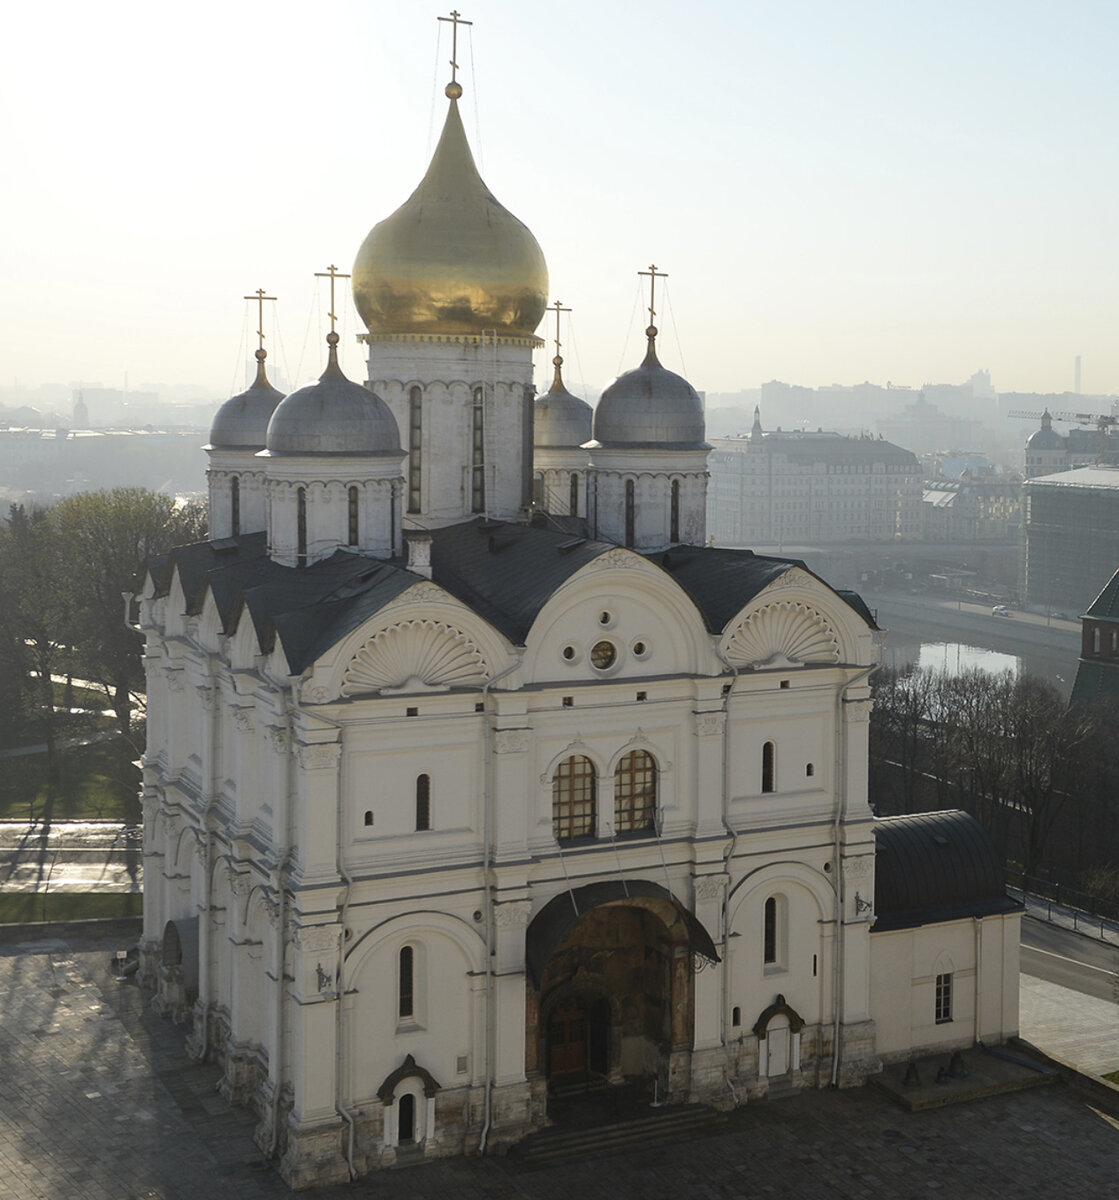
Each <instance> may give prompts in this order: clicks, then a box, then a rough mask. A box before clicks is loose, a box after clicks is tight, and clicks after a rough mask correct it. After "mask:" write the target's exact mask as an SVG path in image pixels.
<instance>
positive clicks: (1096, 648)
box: [1092, 625, 1100, 654]
mask: <svg viewBox="0 0 1119 1200" xmlns="http://www.w3.org/2000/svg"><path fill="white" fill-rule="evenodd" d="M1099 652H1100V630H1099V626H1098V625H1097V626H1096V628H1095V629H1093V630H1092V653H1093V654H1099Z"/></svg>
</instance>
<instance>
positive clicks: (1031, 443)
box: [1026, 409, 1065, 450]
mask: <svg viewBox="0 0 1119 1200" xmlns="http://www.w3.org/2000/svg"><path fill="white" fill-rule="evenodd" d="M1064 448H1065V439H1064V438H1063V437H1061V435H1060V434H1059V433H1058V432H1057V431H1056V430H1055V429H1054V428H1053V418H1052V417H1051V416H1050V415H1049V410H1048V409H1046V410H1045V412H1043V413H1042V414H1041V428H1040V429H1037V430H1035V431H1034V432H1033V433H1031V434H1030V436H1029V437H1028V438H1026V449H1027V450H1063V449H1064Z"/></svg>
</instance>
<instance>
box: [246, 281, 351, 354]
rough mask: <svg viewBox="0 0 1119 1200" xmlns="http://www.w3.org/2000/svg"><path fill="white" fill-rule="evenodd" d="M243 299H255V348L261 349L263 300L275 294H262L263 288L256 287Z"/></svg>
mask: <svg viewBox="0 0 1119 1200" xmlns="http://www.w3.org/2000/svg"><path fill="white" fill-rule="evenodd" d="M245 299H246V300H255V301H256V307H257V313H256V324H257V330H256V336H257V337H258V338H259V339H260V345H259V346H258V347H257V349H258V350H263V349H264V302H265V300H275V299H276V297H275V296H266V295H265V294H264V288H257V289H256V291H255V292H254V293H253V294H252V295H251V296H246V297H245ZM333 307H334V305H333V304H331V308H333Z"/></svg>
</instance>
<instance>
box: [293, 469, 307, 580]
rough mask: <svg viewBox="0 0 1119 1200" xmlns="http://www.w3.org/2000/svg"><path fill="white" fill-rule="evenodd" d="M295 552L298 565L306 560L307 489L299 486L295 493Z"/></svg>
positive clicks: (301, 564)
mask: <svg viewBox="0 0 1119 1200" xmlns="http://www.w3.org/2000/svg"><path fill="white" fill-rule="evenodd" d="M295 545H296V549H295V552H296V554H297V555H298V556H299V565H300V566H303V565H304V564H305V563H306V562H307V489H306V488H300V489H299V490H298V491H297V492H296V493H295Z"/></svg>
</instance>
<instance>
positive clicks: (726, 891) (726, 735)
mask: <svg viewBox="0 0 1119 1200" xmlns="http://www.w3.org/2000/svg"><path fill="white" fill-rule="evenodd" d="M715 656H716V657H717V658H718V660H719V661H720V662H721V663H722V664H723V666H724V667H726V668H727V670H728V671H730V672H731V674H732V675H733V676H734V678H733V679H732V680H731V682H730V686H729V687H728V688H727V690H726V692H725V693H724V695H723V806H722V813H721V816H722V818H723V828H724V829H725V830H726V831H727V833H728V834H730V842H729V843H728V845H727V849H726V853H725V854H724V855H723V870H724V871H725V872H726V876H727V882H726V884H725V885H724V887H723V1005H722V1009H723V1011H722V1014H721V1018H720V1021H719V1028H720V1033H721V1039H722V1043H723V1052H724V1054H726V1056H727V1062H728V1064H729V1062H730V1035H729V1028H730V864H731V860H732V859H733V858H734V853H735V851H736V850H737V849H738V831H737V830H736V829H735V828H734V826H733V825H732V824H731V823H730V698H731V695H732V694H733V693H734V688H735V685H736V684H737V683H738V668H737V667H736V666H735V665H734V663H732V662H730V661H729V660H728V659H725V658H724V657H723V656H722V655H721V654H720V653H719V652H718V650H716V651H715ZM727 1084H728V1085H729V1087H730V1090H731V1094H732V1095H734V1098H735V1107H736V1108H737V1107H738V1097H737V1095H735V1092H734V1085H733V1084H732V1083H731V1082H730V1077H729V1076H728V1077H727Z"/></svg>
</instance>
